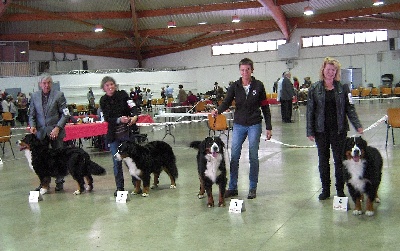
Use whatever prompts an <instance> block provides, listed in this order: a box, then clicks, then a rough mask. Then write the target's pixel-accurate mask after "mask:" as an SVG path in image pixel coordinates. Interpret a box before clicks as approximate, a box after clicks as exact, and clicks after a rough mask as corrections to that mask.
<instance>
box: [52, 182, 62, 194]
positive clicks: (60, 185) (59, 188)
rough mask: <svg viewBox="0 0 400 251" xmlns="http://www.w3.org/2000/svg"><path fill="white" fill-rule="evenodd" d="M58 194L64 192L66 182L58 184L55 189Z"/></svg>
mask: <svg viewBox="0 0 400 251" xmlns="http://www.w3.org/2000/svg"><path fill="white" fill-rule="evenodd" d="M54 190H55V191H56V192H60V191H62V190H64V181H62V182H58V183H56V187H55V188H54Z"/></svg>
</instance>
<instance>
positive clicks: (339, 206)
mask: <svg viewBox="0 0 400 251" xmlns="http://www.w3.org/2000/svg"><path fill="white" fill-rule="evenodd" d="M348 202H349V198H348V197H338V196H335V197H333V209H334V210H338V211H347V205H348Z"/></svg>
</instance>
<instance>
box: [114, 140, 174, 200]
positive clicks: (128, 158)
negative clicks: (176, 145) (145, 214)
mask: <svg viewBox="0 0 400 251" xmlns="http://www.w3.org/2000/svg"><path fill="white" fill-rule="evenodd" d="M114 158H115V159H117V160H119V161H121V160H123V161H124V162H125V164H126V165H127V167H128V169H129V173H130V174H131V176H132V177H133V179H134V180H135V190H134V191H133V194H138V193H141V188H140V186H141V181H143V191H142V196H143V197H147V196H149V188H150V175H151V174H154V183H153V186H152V188H153V187H157V186H158V183H159V180H158V178H159V176H160V174H161V172H162V171H163V170H164V171H165V172H166V173H167V174H168V176H169V178H170V180H171V185H170V188H171V189H174V188H176V183H175V181H176V179H177V178H178V169H177V167H176V158H175V154H174V152H173V150H172V147H171V146H170V145H168V144H167V143H165V142H164V141H151V142H149V143H147V144H145V145H140V144H137V143H135V142H133V141H126V142H122V143H121V145H119V147H118V152H117V153H116V154H115V156H114Z"/></svg>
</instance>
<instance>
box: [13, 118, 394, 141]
mask: <svg viewBox="0 0 400 251" xmlns="http://www.w3.org/2000/svg"><path fill="white" fill-rule="evenodd" d="M207 120H208V119H202V120H190V121H180V122H161V123H137V126H140V127H148V126H152V127H153V130H162V129H164V128H165V127H168V126H173V127H175V126H176V125H178V124H190V123H198V122H203V121H207ZM386 120H387V115H384V116H383V117H382V118H380V119H379V120H377V121H376V122H375V123H373V124H372V125H370V126H368V127H367V128H366V129H364V132H367V131H369V130H371V129H373V128H375V127H377V126H378V125H379V124H381V123H382V122H385V121H386ZM21 129H22V130H26V129H27V127H14V128H11V130H21ZM26 134H29V132H27V133H23V134H12V135H11V137H15V136H23V135H26ZM354 136H356V135H353V136H352V137H354ZM5 137H9V136H5ZM261 139H264V140H265V141H269V142H272V143H275V144H280V145H283V146H286V147H289V148H315V147H316V145H312V146H299V145H291V144H286V143H283V142H281V141H278V140H275V139H270V140H267V138H266V137H265V136H261Z"/></svg>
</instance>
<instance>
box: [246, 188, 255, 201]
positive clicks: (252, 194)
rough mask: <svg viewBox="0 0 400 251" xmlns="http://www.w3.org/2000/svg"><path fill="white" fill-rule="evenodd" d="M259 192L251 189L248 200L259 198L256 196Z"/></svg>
mask: <svg viewBox="0 0 400 251" xmlns="http://www.w3.org/2000/svg"><path fill="white" fill-rule="evenodd" d="M256 192H257V190H256V189H250V191H249V194H248V195H247V199H249V200H251V199H255V198H256V197H257V194H256Z"/></svg>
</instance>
